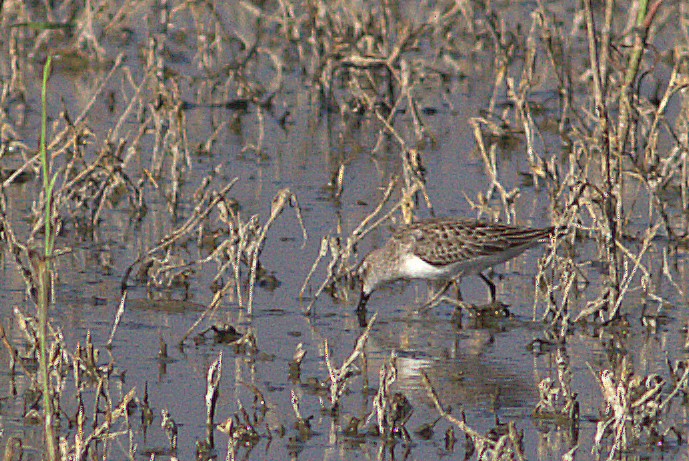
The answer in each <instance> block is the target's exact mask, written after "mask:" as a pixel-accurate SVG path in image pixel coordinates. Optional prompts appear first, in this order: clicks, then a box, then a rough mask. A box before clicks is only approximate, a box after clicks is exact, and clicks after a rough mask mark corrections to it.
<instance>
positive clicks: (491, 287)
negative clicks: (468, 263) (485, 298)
mask: <svg viewBox="0 0 689 461" xmlns="http://www.w3.org/2000/svg"><path fill="white" fill-rule="evenodd" d="M478 276H479V277H481V279H482V280H483V281H484V282H485V283H486V285H488V289H489V290H490V302H491V304H495V284H494V283H493V282H492V281H491V280H490V279H489V278H488V277H486V276H485V275H483V273H482V272H479V273H478Z"/></svg>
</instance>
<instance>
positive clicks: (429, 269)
mask: <svg viewBox="0 0 689 461" xmlns="http://www.w3.org/2000/svg"><path fill="white" fill-rule="evenodd" d="M456 266H457V265H456V264H449V265H446V266H434V265H433V264H429V263H427V262H426V261H424V260H423V259H421V258H419V257H418V256H416V255H414V254H409V255H406V256H405V257H404V259H403V261H402V264H401V267H400V272H401V274H400V275H401V276H402V277H403V278H407V279H429V280H436V279H446V278H452V277H454V276H455V275H456V274H457V272H456V270H455V269H456Z"/></svg>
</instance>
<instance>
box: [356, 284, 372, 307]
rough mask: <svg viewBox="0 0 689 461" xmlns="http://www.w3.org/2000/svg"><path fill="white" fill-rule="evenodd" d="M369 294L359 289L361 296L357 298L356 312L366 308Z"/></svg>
mask: <svg viewBox="0 0 689 461" xmlns="http://www.w3.org/2000/svg"><path fill="white" fill-rule="evenodd" d="M369 296H371V294H370V293H369V294H366V293H364V290H363V289H362V290H361V297H360V298H359V304H357V306H356V310H357V312H361V311H364V310H366V302H367V301H368V297H369Z"/></svg>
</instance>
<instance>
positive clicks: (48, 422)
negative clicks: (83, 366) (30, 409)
mask: <svg viewBox="0 0 689 461" xmlns="http://www.w3.org/2000/svg"><path fill="white" fill-rule="evenodd" d="M51 60H52V58H51V57H50V56H48V60H47V61H46V63H45V67H44V68H43V85H42V88H41V105H42V108H41V145H40V153H41V166H42V170H43V194H44V195H43V197H44V201H45V253H44V256H43V257H40V256H39V260H38V264H36V265H35V267H36V268H37V272H38V305H37V308H38V341H39V346H40V361H39V367H40V374H41V384H42V386H43V389H42V391H43V412H44V414H45V422H44V427H45V440H46V450H47V452H48V459H49V460H51V461H52V460H56V459H57V444H56V439H55V432H54V429H55V428H54V427H53V402H52V392H51V389H50V373H49V371H48V367H49V363H48V344H47V343H48V340H47V339H48V338H47V335H48V308H49V307H50V299H51V296H50V289H51V286H52V271H51V269H50V261H51V258H52V256H53V243H54V242H55V236H54V235H53V233H54V232H55V230H54V229H52V227H51V222H52V221H51V220H52V195H53V186H54V185H55V177H53V178H52V179H51V178H50V164H49V163H48V154H47V152H46V145H45V144H46V139H45V138H46V126H47V115H46V112H47V104H46V93H47V87H48V76H49V75H50V62H51Z"/></svg>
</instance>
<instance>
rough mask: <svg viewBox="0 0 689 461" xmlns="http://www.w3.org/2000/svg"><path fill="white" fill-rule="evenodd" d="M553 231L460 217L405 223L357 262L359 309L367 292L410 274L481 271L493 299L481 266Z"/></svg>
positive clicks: (432, 276)
mask: <svg viewBox="0 0 689 461" xmlns="http://www.w3.org/2000/svg"><path fill="white" fill-rule="evenodd" d="M554 231H555V227H544V228H540V229H529V228H524V227H518V226H510V225H506V224H494V223H486V222H481V221H475V220H470V219H460V218H439V219H428V220H424V221H419V222H416V223H413V224H411V225H408V226H404V227H402V228H400V229H398V230H397V231H396V232H395V233H394V234H393V235H392V237H391V238H390V240H388V241H387V242H386V243H385V245H384V246H383V247H382V248H378V249H376V250H373V251H371V252H370V253H369V254H368V255H366V257H365V258H364V260H363V261H362V262H361V265H360V266H359V269H358V275H359V278H360V279H361V298H360V299H359V305H358V307H357V310H358V311H362V310H364V309H365V307H366V302H367V301H368V298H369V296H371V293H372V292H373V291H374V290H376V289H377V288H378V287H380V286H381V285H384V284H386V283H390V282H394V281H396V280H412V279H423V280H439V281H445V282H450V281H452V280H458V279H459V278H461V277H463V276H465V275H479V276H480V277H481V278H482V279H483V280H484V281H485V282H486V283H487V284H488V287H489V288H490V295H491V302H495V285H493V283H492V282H491V281H490V280H489V279H488V278H486V277H485V276H484V275H483V274H482V271H484V270H485V269H488V268H489V267H492V266H495V265H497V264H500V263H503V262H505V261H508V260H510V259H512V258H514V257H516V256H518V255H519V254H521V253H522V252H524V251H525V250H527V249H528V248H531V247H533V246H536V245H538V244H539V243H541V242H543V241H545V240H546V239H547V238H548V237H549V236H550V235H551V234H552V233H553V232H554Z"/></svg>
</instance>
